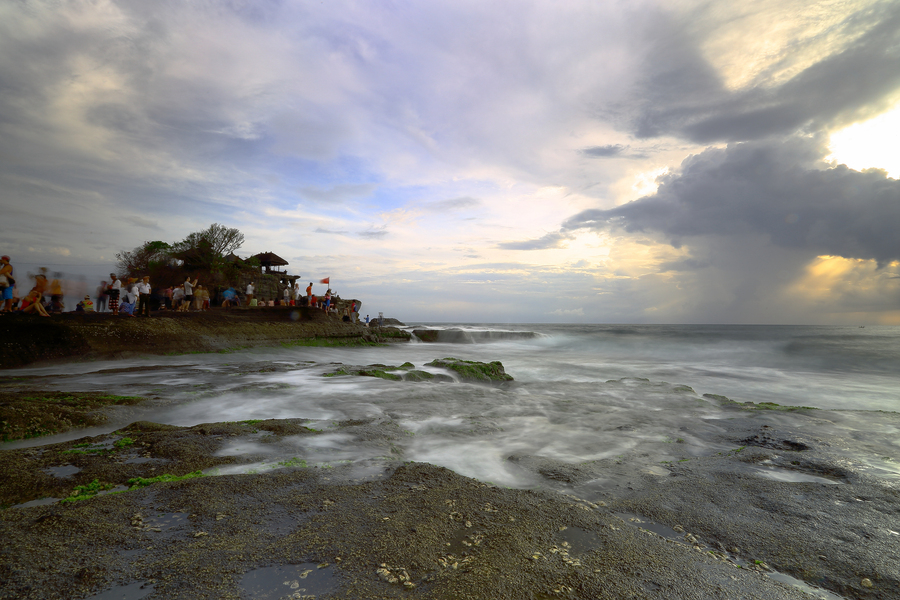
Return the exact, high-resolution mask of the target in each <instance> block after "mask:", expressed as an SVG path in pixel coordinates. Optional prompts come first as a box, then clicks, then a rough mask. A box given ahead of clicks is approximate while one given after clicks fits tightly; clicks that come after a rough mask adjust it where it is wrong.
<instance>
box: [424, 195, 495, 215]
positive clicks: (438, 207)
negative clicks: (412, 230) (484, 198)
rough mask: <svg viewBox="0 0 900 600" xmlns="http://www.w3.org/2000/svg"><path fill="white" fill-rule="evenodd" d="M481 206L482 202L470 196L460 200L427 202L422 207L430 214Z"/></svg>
mask: <svg viewBox="0 0 900 600" xmlns="http://www.w3.org/2000/svg"><path fill="white" fill-rule="evenodd" d="M480 205H481V200H478V199H477V198H472V197H470V196H460V197H459V198H448V199H446V200H436V201H434V202H426V203H424V204H423V205H422V209H423V210H426V211H428V212H449V211H457V210H464V209H467V208H474V207H476V206H480Z"/></svg>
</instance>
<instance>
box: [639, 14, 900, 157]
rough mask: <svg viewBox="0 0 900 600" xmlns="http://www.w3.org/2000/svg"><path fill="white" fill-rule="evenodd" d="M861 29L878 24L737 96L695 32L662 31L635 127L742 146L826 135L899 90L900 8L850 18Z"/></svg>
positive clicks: (650, 133)
mask: <svg viewBox="0 0 900 600" xmlns="http://www.w3.org/2000/svg"><path fill="white" fill-rule="evenodd" d="M857 23H864V24H871V23H874V25H871V26H870V27H869V29H868V30H867V31H865V32H864V33H863V34H862V35H860V36H859V37H858V38H857V39H856V40H855V41H854V42H852V43H851V44H849V46H847V47H846V48H845V49H843V50H842V51H840V52H836V53H833V54H830V55H828V56H826V57H825V58H823V59H822V60H820V61H818V62H816V63H814V64H812V65H811V66H809V67H808V68H806V69H804V70H802V71H801V72H799V73H798V74H797V75H795V76H793V77H792V78H790V79H788V80H787V81H785V82H783V83H780V84H777V85H771V84H770V82H768V81H766V80H765V79H766V78H765V77H763V80H762V81H761V82H759V83H757V84H756V85H753V86H752V87H749V88H743V89H741V90H738V91H734V92H732V91H729V90H727V89H725V87H724V85H723V82H722V80H721V77H720V76H719V75H718V74H717V72H716V71H715V70H714V69H713V68H712V66H711V65H710V64H709V63H708V62H707V61H706V60H705V59H704V58H703V57H702V56H701V54H700V52H699V50H698V48H697V46H696V42H695V41H694V39H693V38H692V37H691V36H690V35H689V34H687V33H684V32H678V31H676V32H674V33H673V32H671V31H669V32H665V34H663V32H658V33H659V35H660V36H661V37H662V40H663V41H660V42H657V43H656V44H655V46H654V48H653V50H652V51H651V52H650V53H649V56H648V69H649V70H650V73H649V75H648V76H647V78H646V80H645V82H644V84H643V85H641V86H640V89H639V97H640V98H641V101H642V108H641V109H640V112H639V114H638V115H637V117H636V118H634V120H633V122H632V128H633V130H634V132H635V134H636V135H637V136H638V137H641V138H647V137H656V136H660V135H666V134H676V135H681V136H684V137H686V138H688V139H691V140H693V141H695V142H700V143H707V142H715V141H738V140H753V139H761V138H763V137H767V136H771V135H780V134H789V133H792V132H794V131H796V130H798V129H800V128H804V127H808V128H810V129H811V130H820V129H823V128H826V127H828V126H834V125H839V124H844V123H848V122H851V121H854V120H857V119H859V118H863V117H865V116H868V115H869V114H870V113H871V111H873V110H874V111H875V112H877V111H878V109H879V108H881V109H883V108H884V106H883V105H882V104H881V103H882V102H884V101H885V99H886V98H888V97H889V96H890V95H891V94H892V93H894V92H895V91H897V90H898V89H900V4H893V5H890V4H884V5H882V6H879V7H875V8H872V9H870V10H867V11H866V12H865V13H862V12H859V13H853V14H849V15H847V17H846V19H845V21H844V23H842V26H843V27H844V28H845V29H848V30H851V29H853V28H855V27H858V26H859V25H857ZM867 111H868V112H867Z"/></svg>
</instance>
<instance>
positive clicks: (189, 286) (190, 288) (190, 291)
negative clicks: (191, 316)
mask: <svg viewBox="0 0 900 600" xmlns="http://www.w3.org/2000/svg"><path fill="white" fill-rule="evenodd" d="M196 285H197V279H196V278H194V282H193V283H191V276H190V275H188V276H187V278H186V279H185V280H184V304H182V305H181V307H182V310H190V309H191V304H193V303H194V287H195V286H196Z"/></svg>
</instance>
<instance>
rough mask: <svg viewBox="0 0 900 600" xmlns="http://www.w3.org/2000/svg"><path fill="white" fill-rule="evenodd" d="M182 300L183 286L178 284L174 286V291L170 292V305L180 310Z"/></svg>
mask: <svg viewBox="0 0 900 600" xmlns="http://www.w3.org/2000/svg"><path fill="white" fill-rule="evenodd" d="M183 302H184V286H183V285H179V286H178V287H177V288H175V291H174V292H172V307H173V308H174V309H175V310H182V308H181V305H182V303H183Z"/></svg>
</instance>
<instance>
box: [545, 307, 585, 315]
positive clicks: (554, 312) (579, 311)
mask: <svg viewBox="0 0 900 600" xmlns="http://www.w3.org/2000/svg"><path fill="white" fill-rule="evenodd" d="M547 314H548V315H559V316H561V317H583V316H584V309H583V308H573V309H569V310H564V309H562V308H557V309H556V310H551V311H550V312H548V313H547Z"/></svg>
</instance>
